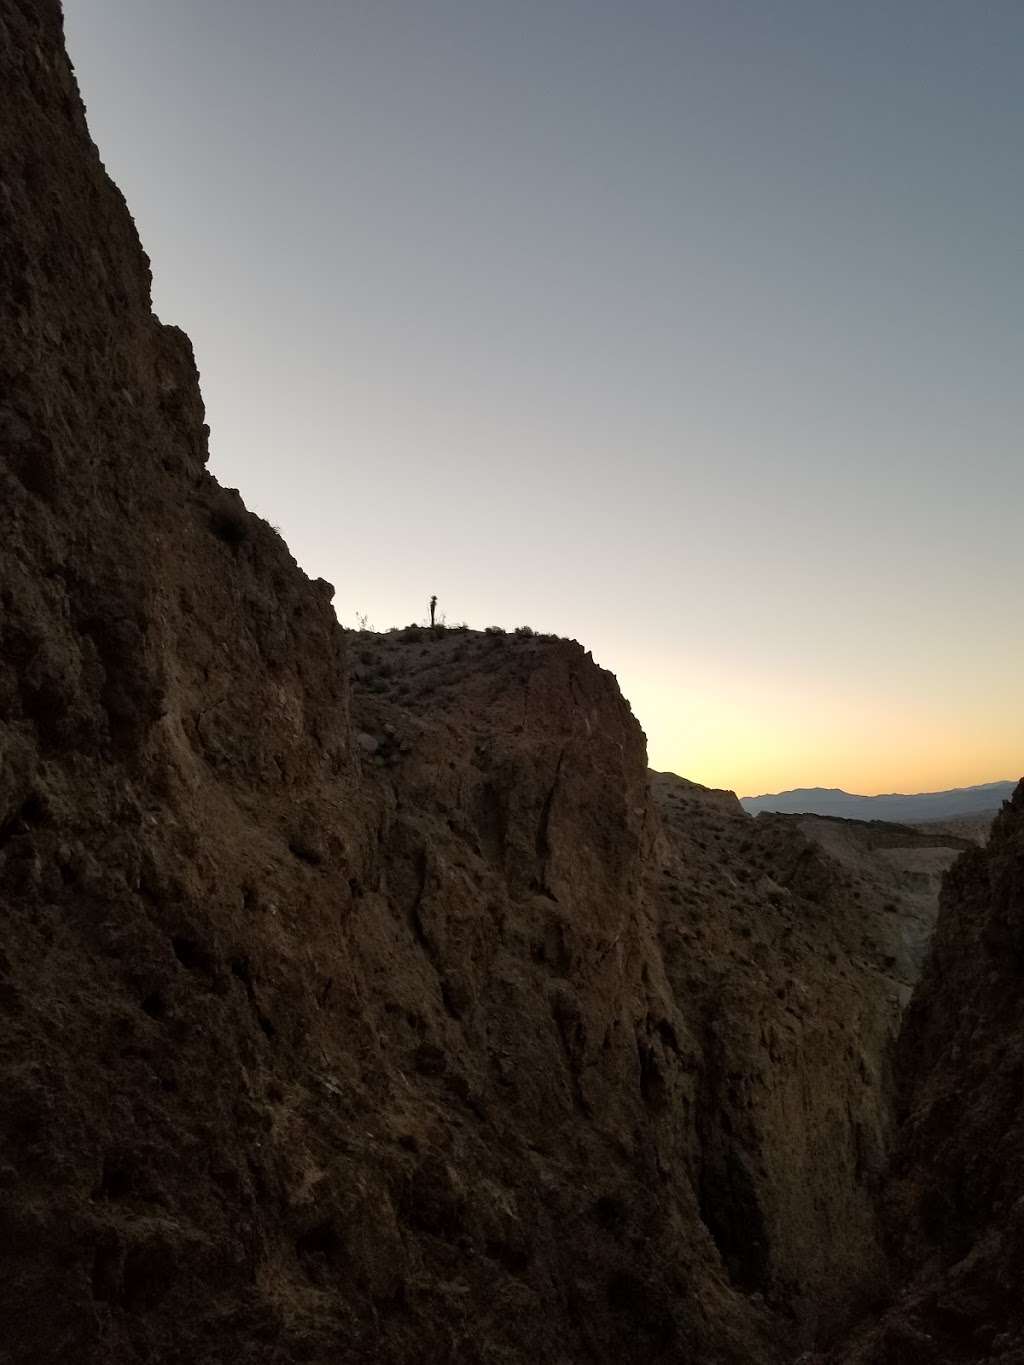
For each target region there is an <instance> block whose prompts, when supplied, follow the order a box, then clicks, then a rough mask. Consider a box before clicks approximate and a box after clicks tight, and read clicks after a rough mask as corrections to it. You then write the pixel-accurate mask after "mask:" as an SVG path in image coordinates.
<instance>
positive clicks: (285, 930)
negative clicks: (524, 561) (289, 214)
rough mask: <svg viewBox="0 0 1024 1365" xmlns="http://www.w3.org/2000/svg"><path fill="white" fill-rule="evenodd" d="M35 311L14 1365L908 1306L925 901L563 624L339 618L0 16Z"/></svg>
mask: <svg viewBox="0 0 1024 1365" xmlns="http://www.w3.org/2000/svg"><path fill="white" fill-rule="evenodd" d="M0 309H2V327H0V516H2V534H0V1095H2V1099H3V1102H2V1104H0V1322H2V1324H3V1327H2V1333H0V1361H2V1362H4V1365H29V1362H33V1363H34V1362H50V1361H74V1362H76V1365H79V1363H80V1365H107V1363H108V1362H109V1363H110V1365H113V1362H118V1365H121V1362H127V1365H133V1363H134V1362H138V1363H139V1365H141V1362H149V1363H150V1365H152V1363H153V1362H159V1363H160V1365H186V1362H187V1365H197V1363H202V1365H206V1363H209V1365H214V1362H217V1363H218V1365H219V1363H220V1362H223V1365H228V1363H229V1362H230V1365H246V1363H247V1362H249V1363H251V1365H256V1363H257V1362H258V1363H259V1365H292V1362H300V1361H303V1362H323V1363H324V1365H327V1362H332V1365H337V1363H338V1362H361V1361H382V1362H393V1363H394V1365H406V1363H407V1365H413V1363H414V1362H416V1363H417V1365H418V1363H419V1362H424V1361H439V1362H441V1361H445V1362H455V1363H457V1365H462V1363H463V1362H465V1365H477V1363H480V1365H483V1363H484V1362H486V1363H487V1365H503V1363H506V1362H507V1363H508V1365H511V1362H522V1361H544V1362H551V1365H575V1362H606V1361H607V1362H611V1361H614V1362H623V1363H625V1365H629V1363H630V1362H636V1365H641V1362H642V1363H643V1365H652V1363H654V1362H666V1365H667V1362H678V1361H683V1360H693V1361H706V1362H709V1363H713V1362H717V1363H718V1365H741V1363H742V1365H759V1363H763V1365H774V1363H775V1362H783V1361H786V1360H790V1359H792V1358H793V1357H794V1355H795V1354H796V1353H798V1352H799V1351H800V1350H802V1349H805V1348H810V1347H811V1346H815V1345H820V1344H823V1343H828V1342H830V1341H832V1340H834V1339H835V1337H836V1334H837V1333H839V1332H840V1331H841V1330H842V1329H843V1327H844V1326H845V1324H847V1323H848V1322H849V1321H850V1320H851V1318H853V1317H854V1316H856V1315H857V1314H858V1313H861V1312H863V1311H864V1310H865V1309H871V1308H872V1306H873V1305H876V1304H877V1303H878V1302H879V1300H880V1297H882V1296H883V1295H884V1293H885V1283H886V1276H885V1272H884V1262H883V1251H882V1245H883V1239H882V1237H881V1234H880V1228H879V1221H878V1215H877V1212H876V1210H877V1207H878V1198H877V1194H878V1188H879V1180H880V1173H881V1167H882V1163H883V1153H884V1150H885V1147H886V1143H887V1140H888V1133H889V1130H890V1128H891V1121H892V1120H891V1104H892V1093H893V1089H892V1075H891V1073H892V1067H891V1044H892V1040H893V1037H894V1032H895V1029H896V1025H897V1022H898V1015H899V1008H900V1001H901V998H902V997H901V991H904V990H905V989H906V988H907V986H908V984H909V979H908V977H907V972H909V971H910V970H911V966H909V965H908V963H909V959H907V960H906V961H904V960H903V959H901V958H899V956H898V955H894V953H893V951H892V946H891V940H892V937H893V933H894V931H893V929H892V925H891V923H890V919H891V916H890V917H889V918H887V915H889V912H888V911H886V909H885V905H884V904H883V905H882V906H881V908H880V909H878V908H877V907H876V909H877V913H875V912H874V910H872V913H870V914H867V913H865V909H864V905H863V903H862V902H859V901H858V897H857V894H856V893H857V891H858V887H859V886H860V885H861V882H863V877H862V876H861V873H858V872H856V871H855V870H854V871H851V869H850V867H848V866H846V865H845V864H844V861H843V858H842V857H841V856H839V855H838V854H837V853H835V851H833V852H831V853H830V852H828V851H827V850H826V849H824V848H823V847H822V845H821V842H820V840H819V841H815V840H814V839H812V838H810V837H809V836H808V833H807V832H806V831H805V830H804V829H802V828H801V827H800V826H799V825H797V824H794V823H792V822H788V823H787V822H786V821H778V822H773V821H764V822H762V821H760V820H759V821H753V820H750V819H749V818H748V817H746V816H745V815H743V813H742V811H741V810H740V809H739V807H738V805H737V803H736V802H735V798H734V797H733V796H732V795H731V793H709V792H707V791H706V790H705V789H703V788H700V787H697V786H696V785H695V784H692V783H686V782H684V781H682V780H681V779H676V778H671V777H669V776H667V775H653V776H651V775H649V774H648V772H647V769H646V756H645V744H644V737H643V734H642V732H641V730H640V727H639V725H638V724H637V722H636V720H635V719H634V717H633V716H632V714H631V712H630V710H629V707H628V705H627V703H626V702H625V701H624V700H623V698H622V696H621V695H620V693H619V690H618V687H617V685H616V683H615V680H614V678H613V677H612V676H611V675H610V674H609V673H606V672H605V671H603V670H602V669H600V668H598V667H597V666H596V665H595V664H594V662H593V661H592V660H591V659H590V657H589V656H588V655H587V654H586V653H585V652H584V651H583V650H582V649H581V648H580V646H578V645H576V644H574V643H572V642H569V641H558V640H551V639H542V638H538V637H532V636H527V635H522V636H520V635H515V636H506V635H504V634H502V633H497V632H492V633H474V632H463V631H444V630H439V631H436V632H435V631H426V630H422V629H417V628H412V629H410V630H405V631H398V632H394V633H393V634H388V635H381V636H375V635H370V634H368V633H356V634H353V635H351V636H348V637H346V635H345V634H344V633H343V632H342V630H341V629H340V627H339V626H338V625H337V621H336V618H335V615H334V612H333V609H332V607H331V597H332V591H333V590H332V588H331V585H329V584H327V583H324V582H323V581H316V582H310V581H309V580H308V579H307V578H306V577H305V575H304V574H302V573H301V571H300V570H299V569H298V568H297V566H296V565H295V563H294V561H293V559H292V558H291V556H290V554H289V552H288V550H287V547H286V546H285V545H284V543H283V542H282V541H281V539H280V537H279V536H278V535H277V534H276V533H275V532H274V531H273V530H272V529H271V528H270V527H269V526H267V525H266V524H265V523H264V522H262V521H260V520H259V519H258V518H256V517H254V516H252V515H251V514H250V513H249V512H248V511H247V510H246V509H245V506H244V504H243V502H242V499H241V497H240V495H239V494H238V493H237V492H235V491H234V490H230V489H224V488H221V487H220V486H219V485H218V484H217V482H216V481H215V480H214V479H213V478H212V477H211V476H210V474H209V473H208V472H207V470H206V467H205V463H206V458H207V438H208V432H207V429H206V427H205V425H204V414H203V407H202V401H201V398H200V393H199V387H198V377H197V374H196V369H195V363H194V360H193V357H192V353H191V348H190V346H189V344H188V341H187V339H186V338H185V337H184V335H183V334H182V333H181V332H179V331H177V330H176V329H175V328H172V327H167V326H164V325H163V324H162V323H161V322H159V320H157V319H156V318H155V317H154V316H153V315H152V312H151V307H150V298H149V269H148V262H147V259H146V257H145V254H144V253H143V251H142V249H141V247H140V246H139V243H138V239H137V237H136V234H135V230H134V226H133V224H132V221H131V218H130V215H129V213H128V211H127V209H126V207H125V205H124V202H123V200H122V199H121V197H120V195H119V194H118V193H117V191H116V190H115V188H114V187H113V186H112V185H111V183H110V181H109V180H108V179H107V177H106V175H105V173H104V171H103V168H102V165H101V163H100V161H99V157H98V154H97V152H96V149H95V148H94V147H93V145H92V143H91V141H90V139H89V136H88V132H87V129H86V125H85V120H84V115H83V111H82V107H81V103H80V100H79V97H78V93H77V90H76V87H75V82H74V78H73V74H72V72H71V69H70V66H69V63H68V59H67V57H66V54H65V52H64V48H63V38H62V31H61V19H60V13H59V8H58V5H57V4H56V2H55V0H33V3H28V0H0ZM1007 838H1009V835H1007ZM1004 843H1005V840H1004ZM977 856H978V857H982V856H984V857H988V856H990V855H981V854H978V855H977ZM991 856H992V857H995V856H996V855H995V854H992V855H991ZM984 865H985V867H989V866H990V865H989V863H987V862H986V863H985V864H984ZM958 866H959V867H960V868H961V871H960V872H959V873H958V876H959V877H960V878H961V881H962V880H963V879H964V878H969V877H970V876H971V875H973V874H972V873H971V870H970V869H971V868H972V867H975V868H976V867H977V866H980V864H976V863H968V864H967V865H966V870H963V869H964V865H962V864H961V865H958ZM986 875H987V874H986ZM858 877H861V882H858ZM958 884H959V883H958ZM861 894H862V895H863V890H862V891H861ZM1007 894H1009V893H1007ZM979 913H980V912H979ZM949 932H950V933H951V932H952V931H951V930H950V931H949ZM1004 937H1005V938H1006V939H1007V942H1010V943H1012V941H1013V938H1012V931H1011V930H1010V929H1007V931H1006V934H1005V935H1004ZM1001 941H1002V940H1001ZM1009 951H1010V950H1009V949H1007V952H1009ZM890 959H892V960H890ZM936 960H937V961H940V962H941V961H943V960H944V959H942V958H941V957H939V958H937V959H936ZM950 970H953V968H952V967H951V968H950ZM956 970H960V968H956ZM963 970H964V971H966V970H967V969H966V967H964V968H963ZM1001 970H1004V971H1005V972H1006V973H1007V974H1008V973H1009V968H1001ZM1000 982H1001V983H1002V978H1001V977H1000ZM978 1008H979V1009H980V1008H981V1004H980V1003H979V1006H978ZM922 1009H924V1010H925V1012H924V1013H922V1014H920V1016H919V1022H918V1023H917V1024H916V1025H915V1032H914V1034H913V1035H912V1036H913V1037H915V1038H919V1039H920V1040H921V1041H920V1042H919V1044H908V1046H911V1047H913V1046H919V1047H920V1048H922V1049H923V1048H925V1046H926V1045H927V1046H928V1047H930V1046H931V1042H930V1041H929V1040H930V1039H931V1038H932V1036H933V1034H934V1033H935V1031H936V1029H937V1028H938V1025H937V1024H936V1025H935V1026H932V1025H927V1024H926V1022H925V1021H926V1020H927V1017H928V1016H927V1010H926V1009H925V1006H922ZM993 1046H994V1045H993ZM1000 1055H1001V1054H1000ZM1002 1064H1003V1063H1002V1062H1000V1065H1002ZM1006 1065H1007V1066H1009V1065H1010V1063H1009V1062H1006ZM922 1141H923V1139H922ZM908 1150H909V1149H908ZM908 1160H909V1158H908ZM958 1207H959V1206H958ZM958 1216H959V1215H958Z"/></svg>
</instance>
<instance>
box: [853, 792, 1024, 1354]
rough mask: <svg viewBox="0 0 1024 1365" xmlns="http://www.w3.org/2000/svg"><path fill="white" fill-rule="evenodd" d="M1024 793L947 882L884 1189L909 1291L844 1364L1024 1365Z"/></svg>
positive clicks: (897, 1267) (918, 1001) (906, 1056)
mask: <svg viewBox="0 0 1024 1365" xmlns="http://www.w3.org/2000/svg"><path fill="white" fill-rule="evenodd" d="M1022 965H1024V783H1022V784H1021V785H1020V786H1019V787H1018V788H1017V790H1016V792H1015V793H1014V796H1013V800H1012V801H1011V802H1009V803H1008V805H1007V806H1006V807H1004V809H1003V811H1002V813H1001V814H1000V815H999V816H998V817H997V819H996V821H995V824H994V826H993V829H992V835H991V838H990V841H989V844H988V846H987V847H986V848H985V849H975V850H973V851H972V852H970V853H968V854H966V855H964V857H963V858H961V859H960V861H959V862H958V863H957V865H956V867H955V869H954V870H953V872H952V874H951V875H950V877H949V878H947V881H946V884H945V887H944V890H943V895H942V903H941V908H940V914H939V921H938V925H937V928H936V933H935V938H934V940H933V945H932V951H931V954H930V957H929V959H928V962H927V965H926V969H925V973H924V976H923V978H922V981H921V984H920V987H919V989H918V991H917V993H916V995H915V998H914V1001H913V1004H912V1006H911V1009H910V1011H909V1013H908V1016H907V1022H906V1026H905V1028H904V1030H903V1034H902V1037H901V1040H900V1049H899V1070H900V1079H901V1105H900V1107H901V1110H902V1118H903V1122H902V1125H901V1127H900V1129H899V1132H898V1136H897V1140H896V1142H895V1145H894V1151H893V1155H892V1162H891V1172H890V1175H889V1178H888V1181H887V1183H886V1188H885V1204H886V1208H887V1224H888V1233H889V1237H890V1239H891V1243H892V1246H893V1249H894V1256H893V1266H894V1274H896V1275H897V1276H898V1277H899V1280H900V1281H901V1283H902V1291H901V1293H900V1295H899V1297H898V1300H897V1302H896V1304H895V1305H894V1307H893V1308H892V1310H891V1311H890V1312H889V1313H887V1314H886V1315H885V1316H884V1317H883V1318H882V1320H881V1321H880V1322H879V1323H871V1324H869V1325H868V1327H867V1328H866V1329H865V1330H864V1332H863V1333H862V1335H861V1336H860V1337H858V1339H857V1340H856V1342H855V1344H854V1346H853V1348H852V1349H850V1350H849V1351H848V1352H846V1351H844V1352H843V1353H842V1354H841V1358H842V1359H843V1360H846V1361H850V1362H854V1361H856V1362H865V1363H866V1362H873V1363H874V1362H878V1365H881V1362H888V1361H897V1360H898V1361H908V1362H918V1361H920V1362H928V1363H929V1365H947V1362H950V1363H951V1362H953V1361H965V1360H967V1361H990V1362H993V1365H994V1363H995V1362H1002V1363H1003V1365H1015V1363H1018V1365H1019V1362H1020V1361H1022V1360H1024V1311H1022V1300H1021V1267H1022V1266H1024V1202H1022V1199H1021V1192H1022V1188H1024V1185H1022V1180H1024V1115H1022V1111H1021V1085H1022V1080H1024V984H1022V983H1024V977H1022V973H1021V968H1022Z"/></svg>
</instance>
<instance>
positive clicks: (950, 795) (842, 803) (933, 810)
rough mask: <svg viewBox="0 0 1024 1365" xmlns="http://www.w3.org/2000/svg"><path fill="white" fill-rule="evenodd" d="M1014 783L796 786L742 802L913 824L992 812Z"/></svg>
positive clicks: (748, 806) (789, 811)
mask: <svg viewBox="0 0 1024 1365" xmlns="http://www.w3.org/2000/svg"><path fill="white" fill-rule="evenodd" d="M1013 788H1014V783H1013V782H983V783H980V784H978V785H977V786H974V787H954V788H951V789H950V790H949V791H940V792H917V793H914V794H905V793H902V792H886V793H884V794H883V795H880V796H858V795H857V794H856V793H854V792H847V791H843V789H842V788H841V787H796V788H794V789H793V790H791V791H784V792H774V793H769V794H765V795H762V796H744V797H742V798H741V800H740V804H741V805H742V807H743V809H744V810H745V811H746V812H747V813H748V814H749V815H760V814H761V812H762V811H772V812H777V813H779V814H782V815H829V816H838V817H840V818H841V819H846V820H894V821H896V822H897V823H901V822H902V823H910V824H914V823H919V822H921V821H923V820H951V819H956V818H958V817H960V816H967V815H985V814H988V813H989V812H991V813H992V814H993V815H994V814H995V813H996V811H997V810H999V808H1000V806H1001V805H1002V803H1003V802H1004V801H1007V800H1009V798H1010V796H1011V794H1012V792H1013Z"/></svg>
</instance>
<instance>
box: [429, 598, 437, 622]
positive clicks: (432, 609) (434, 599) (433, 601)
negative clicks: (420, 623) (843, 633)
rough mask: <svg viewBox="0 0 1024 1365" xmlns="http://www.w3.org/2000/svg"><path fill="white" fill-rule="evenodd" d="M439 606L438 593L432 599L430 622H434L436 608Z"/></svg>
mask: <svg viewBox="0 0 1024 1365" xmlns="http://www.w3.org/2000/svg"><path fill="white" fill-rule="evenodd" d="M436 606H437V593H436V592H435V593H434V595H433V597H432V598H431V599H430V624H431V625H433V624H434V608H435V607H436Z"/></svg>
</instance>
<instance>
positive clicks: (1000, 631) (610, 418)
mask: <svg viewBox="0 0 1024 1365" xmlns="http://www.w3.org/2000/svg"><path fill="white" fill-rule="evenodd" d="M65 12H66V23H67V30H68V45H69V48H70V51H71V56H72V59H73V61H74V62H75V65H76V68H77V71H78V77H79V81H80V83H81V87H82V93H83V96H84V98H85V101H86V105H87V107H88V113H89V121H90V126H91V129H92V133H93V136H94V138H95V140H96V142H97V143H98V145H99V147H100V149H101V153H102V155H103V157H104V160H105V162H106V165H107V167H108V169H109V171H110V173H111V174H112V175H113V177H114V179H115V180H116V181H117V182H118V184H119V185H120V187H121V189H122V190H123V191H124V193H125V196H126V198H127V200H128V203H129V205H130V207H131V209H132V212H133V213H134V215H135V219H136V222H137V223H138V226H139V231H140V233H141V235H142V239H143V243H144V245H145V246H146V248H147V250H148V251H149V253H150V255H151V257H152V259H153V264H154V303H155V307H156V310H157V312H158V313H159V314H160V316H161V317H162V318H164V320H166V321H169V322H175V323H177V324H179V325H180V326H182V327H184V328H185V330H186V331H187V332H188V333H189V335H190V336H191V338H192V340H193V343H194V345H195V349H196V354H197V359H198V362H199V367H200V370H201V372H202V383H203V392H204V396H205V399H206V404H207V409H208V417H209V421H210V423H211V427H212V452H213V453H212V458H211V468H212V470H213V472H214V473H215V474H216V475H217V476H218V478H219V479H220V480H221V481H222V482H223V483H226V484H228V485H231V486H237V487H239V488H240V489H241V490H242V493H243V495H244V496H245V499H246V501H247V502H248V504H249V506H250V507H252V508H253V509H254V510H256V511H258V512H259V513H261V514H262V515H263V516H265V517H267V519H268V520H270V521H272V522H274V523H275V524H277V525H278V526H279V527H280V528H281V530H282V532H283V533H284V535H285V537H286V538H287V540H288V542H289V544H290V546H291V548H292V550H293V552H294V554H295V555H296V557H297V558H298V560H299V562H300V563H301V564H302V565H303V567H304V568H305V569H306V570H307V571H308V572H309V573H310V574H311V575H314V576H317V575H321V576H323V577H325V578H328V579H330V580H331V582H333V583H334V584H335V585H336V587H337V598H336V606H337V609H338V614H339V616H340V618H341V620H342V621H343V622H345V623H346V624H348V625H352V624H354V623H355V620H356V617H357V614H365V615H366V616H367V617H368V618H369V620H370V621H371V622H372V623H373V624H374V625H375V626H376V627H377V628H378V629H382V628H384V627H386V626H389V625H393V624H398V623H401V624H404V623H406V622H408V621H410V620H413V619H417V618H422V617H423V616H424V615H425V613H426V602H427V598H428V597H429V595H430V593H431V592H436V593H437V595H438V598H439V599H440V609H441V610H442V611H444V612H445V613H446V614H447V618H448V620H449V621H450V622H456V621H462V620H465V621H468V622H469V623H470V624H471V625H473V626H476V627H481V628H482V627H483V626H486V625H489V624H492V623H502V624H504V625H506V626H515V625H518V624H520V623H529V624H530V625H532V626H534V627H535V628H536V629H538V630H544V631H555V632H557V633H559V634H563V635H571V636H575V637H576V638H578V639H579V640H581V641H583V642H584V643H585V644H586V645H587V646H588V647H589V648H591V649H592V650H593V652H594V655H595V657H596V659H597V660H598V662H600V663H601V664H603V665H604V666H606V667H608V668H611V669H612V670H613V671H614V672H615V673H616V674H617V675H618V678H619V681H620V683H621V685H622V688H623V691H624V692H625V694H626V695H627V696H628V697H629V698H630V700H631V702H632V704H633V708H634V710H635V711H636V713H637V715H638V716H639V718H640V720H641V722H642V724H643V726H644V728H645V730H646V731H647V735H648V740H649V747H650V757H651V763H652V765H653V766H655V767H659V768H669V769H672V770H674V771H676V772H679V773H682V774H684V775H686V776H688V777H691V778H694V779H696V780H698V781H702V782H707V783H711V784H713V785H723V786H728V787H733V788H736V789H738V790H740V791H741V792H742V793H744V794H746V793H751V792H760V791H768V790H775V789H778V788H782V787H790V786H798V785H799V786H805V785H815V784H818V785H826V786H843V787H846V788H848V789H850V790H856V791H862V792H877V791H883V790H903V791H916V790H921V789H926V788H932V789H934V788H941V787H947V786H953V785H963V784H967V783H971V782H981V781H987V780H992V779H996V778H1003V777H1016V776H1018V775H1019V774H1020V773H1021V772H1022V771H1024V706H1022V703H1021V679H1022V678H1024V645H1022V637H1021V632H1020V628H1019V626H1020V612H1021V587H1022V581H1024V575H1022V568H1024V562H1022V561H1024V555H1022V541H1021V513H1022V505H1024V459H1022V455H1021V432H1022V430H1024V375H1022V359H1024V356H1022V327H1024V259H1022V257H1024V245H1022V244H1024V233H1022V224H1024V177H1022V153H1024V93H1022V92H1024V83H1022V80H1021V70H1022V62H1024V5H1022V4H1021V3H1020V0H986V3H984V4H979V3H976V2H972V0H957V2H956V3H952V2H951V0H858V2H857V3H855V4H854V3H850V4H847V3H839V0H835V3H827V2H825V3H823V0H758V3H742V2H740V0H735V2H734V0H693V2H691V0H675V3H667V2H662V0H630V3H626V0H617V2H616V3H608V0H592V2H591V3H583V0H564V2H563V3H558V0H554V3H552V2H551V0H503V2H502V3H498V0H292V2H291V3H289V4H286V5H285V4H280V3H279V2H278V0H274V2H273V3H271V2H270V0H174V3H173V4H168V3H166V0H65Z"/></svg>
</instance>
